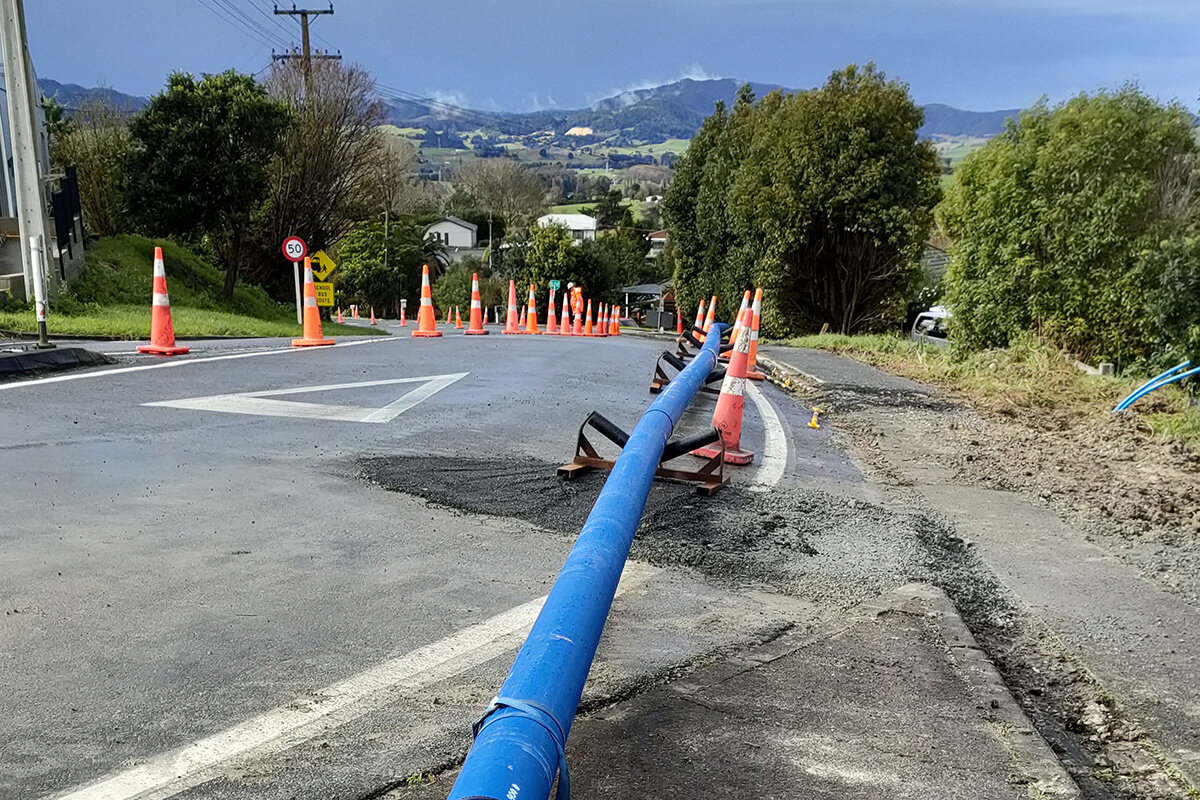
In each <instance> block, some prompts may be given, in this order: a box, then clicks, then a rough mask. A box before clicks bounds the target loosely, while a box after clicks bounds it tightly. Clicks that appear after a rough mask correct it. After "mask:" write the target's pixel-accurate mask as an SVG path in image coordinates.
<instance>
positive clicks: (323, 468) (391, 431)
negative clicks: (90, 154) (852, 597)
mask: <svg viewBox="0 0 1200 800" xmlns="http://www.w3.org/2000/svg"><path fill="white" fill-rule="evenodd" d="M281 344H283V343H282V342H198V343H191V346H192V348H193V349H192V354H191V355H189V356H187V357H182V358H178V359H174V360H171V361H162V360H158V361H156V360H153V359H152V358H150V357H142V356H135V355H132V354H130V353H129V351H130V350H131V348H129V347H128V345H122V344H114V345H107V346H102V347H100V348H99V349H103V350H106V351H109V352H115V353H116V354H117V356H118V358H120V359H121V361H122V364H120V365H119V366H117V367H108V368H103V369H100V370H94V371H89V372H84V373H72V374H70V375H65V376H54V377H50V378H45V379H34V380H30V381H25V382H21V383H15V384H5V385H0V420H2V424H0V452H3V454H4V470H3V476H4V484H3V488H2V491H3V493H4V494H3V496H4V509H5V514H4V518H5V524H4V525H3V527H2V529H0V607H3V609H4V616H3V617H0V638H2V640H3V646H2V647H0V719H2V720H4V722H3V724H0V798H38V797H70V798H74V799H76V800H81V799H82V798H85V797H105V798H112V800H123V799H124V798H132V797H171V796H178V797H268V798H274V797H281V798H282V797H291V796H296V795H297V794H298V793H302V794H303V795H304V796H313V797H316V796H321V797H367V796H371V795H372V793H374V792H376V791H378V790H379V789H380V788H381V787H386V786H388V785H394V784H395V782H396V780H397V776H403V775H407V774H412V773H420V772H425V771H429V770H432V769H435V768H437V767H439V766H442V765H443V764H445V763H447V762H448V761H451V760H453V759H454V758H455V757H456V756H457V755H459V754H461V751H462V750H463V748H464V747H465V744H466V742H467V740H468V737H469V727H470V722H471V720H472V719H473V718H474V717H475V716H477V715H478V714H479V713H480V712H481V710H482V709H483V707H484V706H485V705H486V702H487V699H488V698H489V697H490V696H491V695H492V694H493V693H494V692H495V690H496V688H497V687H498V686H499V683H500V681H501V680H502V678H503V674H504V671H505V669H507V667H508V664H509V663H510V662H511V657H512V654H513V652H514V650H515V648H516V647H517V646H518V645H519V643H520V641H521V640H522V638H523V633H522V630H523V626H527V624H528V623H529V622H531V621H532V615H533V614H535V613H536V601H537V600H538V598H540V597H541V596H543V595H544V594H545V592H546V591H547V590H548V589H549V586H550V585H551V583H552V581H553V578H554V576H555V574H556V572H557V569H558V567H559V566H560V565H561V563H562V560H563V558H564V556H565V554H566V552H567V551H568V550H569V548H570V545H571V541H572V538H573V537H572V536H568V535H563V533H561V532H555V531H549V530H545V529H542V528H539V527H538V526H536V525H531V524H529V523H525V522H521V521H519V520H517V519H514V518H512V517H510V516H489V515H484V514H475V513H464V512H461V511H456V510H453V509H451V508H446V507H444V506H440V505H433V504H427V503H425V502H423V501H421V500H419V499H416V498H414V497H412V496H410V495H406V494H401V493H397V492H390V491H386V490H385V489H383V488H380V487H378V486H374V485H371V484H369V483H368V482H366V481H364V480H363V479H362V478H361V470H360V467H359V459H361V458H363V457H370V456H390V457H399V458H401V459H407V458H411V459H414V463H419V462H418V461H417V460H419V459H421V458H428V457H433V456H437V457H442V458H446V459H456V458H461V459H464V460H469V461H471V463H474V464H478V463H481V462H487V461H488V460H489V459H492V458H496V459H503V460H505V462H506V463H509V464H512V463H514V461H515V462H517V463H520V462H528V464H529V465H530V466H529V468H530V469H534V470H545V469H547V468H548V466H547V465H551V466H552V464H553V463H557V462H562V461H566V460H569V457H570V455H571V453H572V450H573V445H574V438H575V434H576V431H577V430H578V426H579V423H580V422H581V421H582V419H583V418H584V416H585V415H586V414H587V413H588V412H589V411H592V410H598V411H600V412H601V413H603V414H604V415H605V416H607V417H609V418H610V419H612V420H614V421H616V422H618V423H620V424H624V425H627V426H631V425H632V424H633V422H634V421H635V420H636V418H637V416H638V415H639V414H640V413H641V411H642V410H643V409H644V408H645V407H646V406H647V405H648V404H649V402H650V400H651V399H652V398H651V396H650V395H649V394H648V393H647V384H648V381H649V377H650V374H651V372H652V367H653V362H654V359H655V357H656V355H657V354H658V352H660V351H661V350H662V349H663V346H664V345H663V343H662V342H654V341H649V340H646V339H642V338H637V337H632V336H623V337H620V338H617V339H607V340H599V341H597V340H586V341H585V340H579V339H557V338H551V337H537V338H534V337H506V336H500V335H498V334H496V333H495V332H493V334H492V335H490V336H487V337H466V336H461V335H455V334H454V333H448V334H447V335H446V336H445V337H443V338H441V339H434V340H413V339H410V338H408V337H407V336H403V337H386V338H385V337H372V338H363V339H361V340H352V341H344V342H343V344H342V345H340V346H338V347H335V348H320V349H315V350H302V351H297V350H291V349H286V348H283V349H280V348H279V345H281ZM421 379H429V380H421ZM410 393H412V394H410ZM751 394H752V397H751V399H752V400H753V402H750V403H747V413H746V421H745V428H744V433H743V444H744V445H746V446H748V447H749V448H750V449H752V450H754V451H755V452H756V453H758V454H759V458H757V459H756V464H755V465H753V466H751V467H748V468H745V469H744V470H742V471H740V472H739V473H737V477H736V478H735V480H736V481H737V482H738V483H740V484H743V485H747V486H748V485H750V484H755V487H754V488H755V490H756V491H761V492H767V493H769V492H771V491H776V490H777V488H787V487H792V488H795V487H820V488H822V489H824V490H826V491H831V492H835V493H843V494H845V495H846V496H849V497H854V496H859V495H863V494H864V493H869V490H868V489H867V488H865V485H864V483H863V481H862V478H861V476H860V475H859V473H858V471H857V469H856V468H855V467H854V466H853V464H852V463H851V462H850V461H849V459H848V458H847V457H845V456H844V455H843V454H841V453H840V452H839V451H838V450H837V449H836V448H835V447H834V446H833V444H832V443H831V442H830V440H829V438H828V432H827V431H809V435H806V436H805V438H804V440H803V442H797V441H794V439H793V433H792V431H793V430H802V429H804V421H805V420H804V419H803V417H804V414H805V411H804V409H802V408H800V407H798V406H797V405H796V404H795V403H793V402H791V401H789V400H785V399H784V398H782V396H781V395H780V394H778V392H777V391H776V390H775V389H774V388H773V387H771V386H769V385H766V386H762V387H761V388H760V389H759V391H758V392H757V393H754V392H752V393H751ZM248 395H249V396H248ZM712 404H713V401H712V399H711V398H702V399H701V400H699V401H697V404H696V406H695V410H694V412H693V413H691V414H690V415H689V418H688V419H687V420H686V421H685V425H684V427H685V428H687V427H696V426H699V425H703V424H707V417H708V415H709V414H710V413H711V408H712ZM760 409H761V410H760ZM772 417H773V418H774V421H772V419H771V418H772ZM431 480H436V481H440V482H444V483H445V485H446V486H449V487H450V489H451V491H453V488H454V485H455V484H454V481H455V478H454V474H453V472H452V471H443V472H442V473H440V474H439V475H437V476H431ZM443 488H445V487H443ZM464 490H465V489H464ZM514 491H516V489H514ZM656 491H657V490H656ZM561 502H562V503H577V502H580V497H579V496H565V495H564V497H563V499H562V501H561ZM622 587H623V588H622V594H621V595H620V596H619V598H618V600H617V603H616V605H615V607H614V612H613V615H612V617H611V618H610V619H611V623H610V626H609V628H608V630H607V632H606V639H605V642H604V643H603V644H602V647H601V653H600V657H599V660H598V662H597V665H596V668H595V670H594V672H593V678H592V682H591V684H590V685H589V689H588V694H587V695H586V697H588V698H592V700H593V701H598V700H599V699H602V698H604V697H606V696H614V695H619V694H621V693H628V692H629V691H631V689H632V687H636V686H638V685H640V684H644V683H646V682H648V681H653V680H655V679H657V678H658V677H659V676H661V675H663V674H666V673H668V672H669V671H670V670H671V669H673V668H676V667H678V666H679V665H681V664H686V663H690V662H693V661H695V660H696V659H700V658H704V657H707V656H709V655H711V654H714V653H717V652H720V651H722V650H727V649H730V648H736V647H739V646H744V645H746V644H748V643H753V642H754V641H755V640H756V637H766V636H768V635H770V634H771V632H773V631H777V630H779V629H781V628H783V627H786V626H789V625H795V624H796V623H797V622H800V621H803V620H805V619H809V618H812V617H813V616H814V613H815V612H814V611H813V608H812V606H810V605H809V604H808V603H806V602H804V601H803V600H800V599H788V598H784V597H782V596H779V595H774V594H769V593H765V592H754V591H744V590H743V591H731V590H730V589H729V588H728V587H723V586H722V585H720V584H719V583H714V582H712V581H708V580H706V579H705V578H704V577H703V575H702V574H700V573H697V572H696V571H693V570H687V569H682V568H681V569H671V568H661V567H649V566H646V565H635V569H634V570H633V571H632V572H631V573H630V574H629V575H627V580H626V581H625V582H624V583H623V584H622ZM197 742H199V743H200V744H199V745H197ZM301 787H303V791H302V792H301Z"/></svg>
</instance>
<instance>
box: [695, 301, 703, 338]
mask: <svg viewBox="0 0 1200 800" xmlns="http://www.w3.org/2000/svg"><path fill="white" fill-rule="evenodd" d="M692 330H694V331H703V330H704V300H703V299H702V300H701V301H700V307H699V308H697V309H696V321H695V323H693V324H692Z"/></svg>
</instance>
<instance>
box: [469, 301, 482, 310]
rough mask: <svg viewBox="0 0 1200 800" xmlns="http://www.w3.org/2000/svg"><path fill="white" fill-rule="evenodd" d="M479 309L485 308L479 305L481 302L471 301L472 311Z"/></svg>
mask: <svg viewBox="0 0 1200 800" xmlns="http://www.w3.org/2000/svg"><path fill="white" fill-rule="evenodd" d="M477 308H483V306H481V305H480V304H479V301H478V300H472V301H471V310H472V311H474V310H475V309H477Z"/></svg>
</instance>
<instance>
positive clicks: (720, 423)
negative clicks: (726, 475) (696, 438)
mask: <svg viewBox="0 0 1200 800" xmlns="http://www.w3.org/2000/svg"><path fill="white" fill-rule="evenodd" d="M713 299H714V300H715V299H716V298H715V297H714V298H713ZM710 309H711V306H710ZM750 313H751V312H749V311H747V312H745V313H744V314H743V317H742V324H741V326H740V327H739V329H738V335H737V339H736V340H735V343H734V347H733V355H732V356H731V357H730V359H729V367H728V368H727V369H726V370H725V380H724V381H722V383H721V394H720V396H719V397H718V398H717V407H716V410H714V411H713V418H712V424H713V427H714V428H716V429H717V430H718V431H719V432H720V434H721V442H720V444H711V445H707V446H705V447H701V448H699V449H698V450H693V451H692V454H693V455H697V456H703V457H705V458H713V457H714V456H716V455H717V454H718V453H720V452H721V445H724V448H725V463H727V464H738V465H744V464H749V463H750V462H751V461H753V460H754V453H752V452H750V451H749V450H743V449H742V446H741V445H742V441H741V440H742V411H743V410H744V409H745V406H746V363H747V360H748V359H749V356H750V328H751V325H752V321H751V320H748V319H747V317H748V315H749V314H750Z"/></svg>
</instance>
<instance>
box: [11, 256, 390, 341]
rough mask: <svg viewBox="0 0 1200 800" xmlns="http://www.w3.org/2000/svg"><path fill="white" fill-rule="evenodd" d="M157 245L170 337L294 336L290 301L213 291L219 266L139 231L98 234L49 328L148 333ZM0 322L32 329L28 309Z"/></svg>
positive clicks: (67, 332)
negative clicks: (160, 253) (171, 327)
mask: <svg viewBox="0 0 1200 800" xmlns="http://www.w3.org/2000/svg"><path fill="white" fill-rule="evenodd" d="M155 245H159V246H161V247H162V248H163V263H164V266H165V268H166V272H167V288H168V290H169V293H170V296H171V318H172V322H173V323H174V327H175V333H176V335H177V336H272V337H274V336H299V335H300V326H299V325H297V324H296V309H295V306H293V305H290V304H284V303H277V302H275V301H274V300H272V299H271V297H270V296H269V295H267V293H266V292H265V291H264V290H263V289H261V288H259V287H257V286H248V285H245V284H243V285H239V286H237V287H236V288H235V289H234V292H233V298H232V299H231V300H223V299H221V298H220V297H219V296H218V295H219V292H220V290H221V286H222V284H223V279H224V273H223V272H222V271H221V270H219V269H217V268H216V267H215V266H213V265H212V264H210V263H209V262H208V261H206V260H205V259H203V258H201V257H200V256H197V255H196V254H194V253H192V252H191V251H189V250H187V249H186V248H184V247H181V246H180V245H177V244H175V243H174V242H170V241H166V240H153V241H152V240H150V239H147V238H145V237H142V236H129V235H123V236H113V237H110V238H106V239H101V240H100V241H99V242H96V243H95V244H93V245H91V246H90V247H89V248H88V251H87V260H86V263H85V265H84V268H83V270H82V272H81V273H80V275H79V277H78V278H77V279H76V280H75V282H74V283H72V284H71V288H70V291H69V293H68V294H66V295H64V296H63V297H61V298H59V299H58V300H56V301H54V302H52V303H51V307H50V314H49V316H48V319H47V327H48V328H49V330H50V333H51V334H54V335H64V336H104V337H112V338H117V339H145V338H147V337H148V336H149V335H150V286H151V281H152V278H153V274H154V246H155ZM0 329H2V330H9V331H19V332H23V333H32V332H35V331H36V330H37V324H36V320H35V318H34V314H33V311H32V310H19V311H4V312H0ZM326 332H328V333H335V332H336V333H340V334H342V335H362V334H363V333H368V334H372V333H376V331H374V330H365V329H363V328H354V327H348V326H339V325H336V324H329V325H327V326H326Z"/></svg>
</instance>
